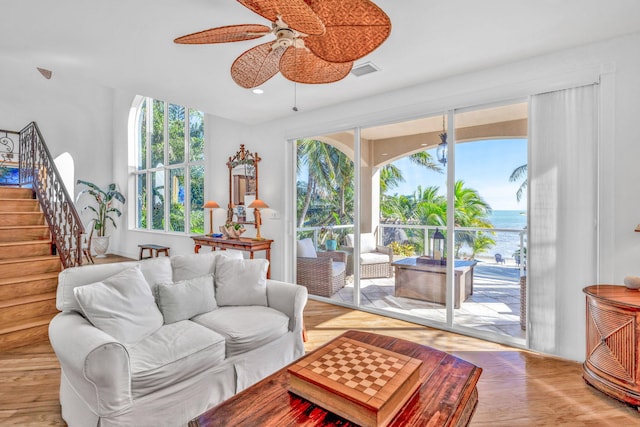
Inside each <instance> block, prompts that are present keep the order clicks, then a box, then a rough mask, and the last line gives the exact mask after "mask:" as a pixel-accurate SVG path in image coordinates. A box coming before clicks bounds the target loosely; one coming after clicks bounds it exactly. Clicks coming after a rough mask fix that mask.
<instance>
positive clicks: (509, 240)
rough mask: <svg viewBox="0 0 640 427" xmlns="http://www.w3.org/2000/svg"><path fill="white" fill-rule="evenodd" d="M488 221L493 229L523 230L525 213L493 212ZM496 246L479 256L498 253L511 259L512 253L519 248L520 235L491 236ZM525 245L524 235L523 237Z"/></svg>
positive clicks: (500, 234) (497, 234)
mask: <svg viewBox="0 0 640 427" xmlns="http://www.w3.org/2000/svg"><path fill="white" fill-rule="evenodd" d="M489 221H490V222H491V223H492V224H493V227H494V228H507V229H516V230H523V229H524V228H525V227H526V226H527V215H526V212H525V211H520V210H518V211H497V210H496V211H493V213H492V214H491V216H490V217H489ZM493 239H494V240H495V241H496V245H495V246H494V247H492V248H491V249H489V250H488V251H487V252H484V253H482V254H480V256H491V257H492V256H494V255H495V254H497V253H499V254H502V256H503V257H507V258H512V257H513V253H514V252H515V251H516V250H518V249H519V248H520V235H519V234H518V233H508V232H496V233H495V235H494V236H493ZM525 244H526V235H525Z"/></svg>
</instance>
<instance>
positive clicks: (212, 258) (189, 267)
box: [165, 251, 242, 283]
mask: <svg viewBox="0 0 640 427" xmlns="http://www.w3.org/2000/svg"><path fill="white" fill-rule="evenodd" d="M219 256H226V257H229V258H233V259H242V252H239V251H211V252H203V253H197V254H189V255H177V256H173V257H171V267H172V268H173V281H174V282H179V281H181V280H186V279H193V278H194V277H200V276H204V275H206V274H214V273H215V272H216V259H217V258H218V257H219ZM167 282H171V280H168V281H165V283H167Z"/></svg>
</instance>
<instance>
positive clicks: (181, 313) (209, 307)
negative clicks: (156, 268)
mask: <svg viewBox="0 0 640 427" xmlns="http://www.w3.org/2000/svg"><path fill="white" fill-rule="evenodd" d="M157 297H158V298H157V301H158V306H159V307H160V311H161V312H162V315H163V317H164V323H175V322H179V321H180V320H187V319H191V318H192V317H193V316H197V315H198V314H203V313H208V312H210V311H213V310H215V309H216V308H218V305H217V304H216V295H215V290H214V287H213V274H207V275H206V276H200V277H194V278H193V279H187V280H182V281H180V282H177V283H161V284H158V289H157Z"/></svg>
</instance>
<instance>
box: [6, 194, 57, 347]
mask: <svg viewBox="0 0 640 427" xmlns="http://www.w3.org/2000/svg"><path fill="white" fill-rule="evenodd" d="M33 197H34V192H33V190H31V189H29V188H14V187H0V351H4V350H7V349H10V348H15V347H20V346H22V345H27V344H31V343H34V342H38V341H46V340H47V339H48V333H47V331H48V327H49V321H50V320H51V319H52V318H53V316H54V315H55V314H56V313H57V310H56V286H57V283H58V273H59V272H60V271H61V269H62V265H61V262H60V257H59V256H58V255H52V253H51V252H52V246H53V244H52V241H51V233H50V231H49V227H48V226H47V225H46V222H45V219H44V214H43V213H42V212H41V211H40V206H39V203H38V201H37V200H36V199H34V198H33Z"/></svg>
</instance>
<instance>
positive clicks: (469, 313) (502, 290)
mask: <svg viewBox="0 0 640 427" xmlns="http://www.w3.org/2000/svg"><path fill="white" fill-rule="evenodd" d="M477 261H478V264H477V265H476V266H475V269H474V277H473V294H472V295H470V296H469V298H467V299H466V300H465V301H464V302H463V303H462V304H461V306H460V308H459V309H455V310H454V324H456V325H459V326H465V327H469V328H475V329H479V330H485V331H490V332H493V333H497V334H501V335H507V336H511V337H515V338H520V339H524V338H525V331H524V330H522V329H521V327H520V267H519V266H518V265H516V263H515V261H514V260H513V259H507V260H506V263H505V264H498V263H496V262H495V260H492V259H490V258H480V259H477ZM360 287H361V290H362V298H361V305H362V306H363V307H375V308H377V309H383V310H387V311H392V312H395V313H402V314H405V315H411V316H414V317H417V318H422V319H429V320H435V321H438V322H445V321H446V310H445V307H444V305H442V304H437V303H430V302H427V301H421V300H418V299H413V298H404V297H396V296H394V278H393V277H390V278H379V279H363V280H361V284H360ZM353 290H354V289H353V276H349V277H348V278H347V286H346V287H344V288H343V289H341V290H340V291H338V292H337V293H336V294H334V295H333V297H332V299H334V300H337V301H342V302H349V303H350V302H352V301H353Z"/></svg>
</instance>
